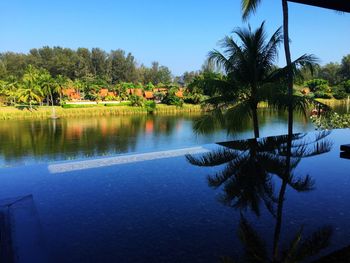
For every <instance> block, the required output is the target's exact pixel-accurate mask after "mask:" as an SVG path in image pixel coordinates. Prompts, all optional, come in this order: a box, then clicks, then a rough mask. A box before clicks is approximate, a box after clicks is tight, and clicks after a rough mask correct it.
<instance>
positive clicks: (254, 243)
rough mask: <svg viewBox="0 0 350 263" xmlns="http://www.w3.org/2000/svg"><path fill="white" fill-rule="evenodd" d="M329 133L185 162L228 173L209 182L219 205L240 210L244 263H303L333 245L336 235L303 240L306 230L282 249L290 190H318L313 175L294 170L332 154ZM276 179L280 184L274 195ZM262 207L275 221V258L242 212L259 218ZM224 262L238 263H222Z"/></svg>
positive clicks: (241, 146)
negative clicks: (311, 159) (309, 160)
mask: <svg viewBox="0 0 350 263" xmlns="http://www.w3.org/2000/svg"><path fill="white" fill-rule="evenodd" d="M328 134H329V133H327V132H322V133H318V134H316V136H315V138H311V137H310V136H309V135H306V134H295V135H292V136H287V135H286V136H278V137H268V138H263V139H251V140H242V141H234V142H228V143H220V144H221V145H222V146H225V148H220V149H219V150H216V151H214V152H210V153H208V154H205V155H203V156H200V157H195V156H190V155H188V156H187V160H188V161H189V162H190V163H191V164H193V165H197V166H204V167H211V166H219V165H222V166H224V168H223V169H222V170H221V171H219V172H217V173H216V174H214V175H211V176H209V177H208V184H209V186H210V187H213V188H221V189H222V193H221V196H220V198H219V200H220V202H222V203H224V204H225V205H228V206H230V207H233V208H235V209H238V210H239V211H240V213H241V219H240V223H239V227H238V236H239V239H240V240H241V242H242V244H243V246H244V250H245V251H244V252H245V253H244V257H243V262H300V261H302V260H304V259H306V258H309V257H311V256H315V255H317V254H318V253H319V252H320V250H322V249H324V248H326V247H327V246H328V244H329V241H330V237H331V233H332V229H331V227H330V226H323V227H321V228H319V229H317V230H316V231H314V232H313V233H312V234H311V235H309V236H307V237H304V236H303V226H300V228H299V230H298V231H297V233H295V235H294V237H293V238H292V239H291V241H290V243H289V245H288V246H287V247H285V248H283V249H281V248H280V238H281V228H282V215H283V204H284V201H285V193H286V190H287V187H290V188H292V189H293V190H295V191H297V192H307V191H311V190H313V189H314V184H315V181H314V180H313V179H312V178H311V176H309V175H297V174H296V173H295V168H296V167H297V166H298V164H299V163H300V161H301V159H303V158H307V157H310V156H315V155H319V154H323V153H325V152H328V151H329V150H330V149H331V145H332V144H331V143H330V142H329V141H328V140H327V138H326V137H327V136H328ZM273 178H275V179H277V180H279V181H280V182H281V183H280V188H279V191H276V189H275V184H274V180H273ZM261 204H264V206H265V208H266V209H267V210H268V211H269V213H270V214H271V215H272V216H273V218H274V220H275V227H274V230H273V232H274V233H273V246H272V253H268V250H267V246H266V244H265V241H264V240H263V239H262V238H261V237H260V236H259V234H258V233H257V231H256V230H254V228H253V226H252V225H251V224H250V223H249V222H248V220H247V219H246V217H245V215H244V212H245V211H247V210H251V211H253V212H254V213H255V214H256V215H257V216H259V215H260V210H261ZM222 261H223V262H235V261H233V260H232V259H230V258H223V259H222Z"/></svg>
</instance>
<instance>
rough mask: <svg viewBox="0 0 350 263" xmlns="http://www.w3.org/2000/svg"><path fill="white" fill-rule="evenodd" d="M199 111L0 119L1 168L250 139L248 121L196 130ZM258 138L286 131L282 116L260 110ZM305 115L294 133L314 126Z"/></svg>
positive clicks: (285, 119)
mask: <svg viewBox="0 0 350 263" xmlns="http://www.w3.org/2000/svg"><path fill="white" fill-rule="evenodd" d="M197 117H198V115H188V114H187V115H176V116H166V115H157V116H152V115H148V116H146V115H139V116H115V117H89V118H83V117H82V118H69V119H58V120H23V121H18V120H16V121H11V120H8V121H0V166H14V165H15V166H17V165H25V164H30V163H37V162H47V161H53V160H56V161H57V160H68V159H77V158H86V157H98V156H107V155H114V154H120V153H131V152H151V151H157V150H168V149H177V148H181V147H188V146H194V145H201V144H206V143H213V142H217V141H225V140H232V139H241V138H251V137H253V133H252V128H251V125H250V123H247V124H246V125H245V126H244V125H243V127H242V128H241V129H240V130H239V131H238V132H237V133H236V134H234V135H227V133H226V132H225V131H223V130H216V131H213V132H210V133H208V134H205V135H203V134H201V135H198V134H195V133H194V131H193V129H192V126H193V121H194V120H195V119H196V118H197ZM259 117H260V123H261V124H260V129H261V132H260V134H261V136H270V135H279V134H284V133H285V132H286V131H287V116H286V114H278V113H276V112H270V111H269V110H262V111H261V112H260V116H259ZM313 129H314V127H313V125H312V124H311V123H310V122H309V121H308V120H305V118H304V117H302V116H299V115H297V116H296V118H295V131H296V132H305V131H310V130H313Z"/></svg>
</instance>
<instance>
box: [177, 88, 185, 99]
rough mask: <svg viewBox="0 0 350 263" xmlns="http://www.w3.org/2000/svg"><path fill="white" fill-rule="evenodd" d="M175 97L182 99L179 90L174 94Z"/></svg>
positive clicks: (182, 95)
mask: <svg viewBox="0 0 350 263" xmlns="http://www.w3.org/2000/svg"><path fill="white" fill-rule="evenodd" d="M175 96H176V97H178V98H181V99H182V98H183V97H184V94H183V92H182V91H181V90H178V91H177V92H176V93H175Z"/></svg>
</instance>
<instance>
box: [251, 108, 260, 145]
mask: <svg viewBox="0 0 350 263" xmlns="http://www.w3.org/2000/svg"><path fill="white" fill-rule="evenodd" d="M257 108H258V107H257V105H254V106H253V107H252V115H253V116H252V117H253V128H254V137H255V138H259V121H258V110H257Z"/></svg>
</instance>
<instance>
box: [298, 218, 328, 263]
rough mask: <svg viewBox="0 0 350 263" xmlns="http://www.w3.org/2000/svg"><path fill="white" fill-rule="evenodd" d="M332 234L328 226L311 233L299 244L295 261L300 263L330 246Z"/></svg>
mask: <svg viewBox="0 0 350 263" xmlns="http://www.w3.org/2000/svg"><path fill="white" fill-rule="evenodd" d="M332 233H333V228H332V227H331V226H328V225H326V226H323V227H321V228H319V229H318V230H316V231H315V232H313V233H312V234H311V235H310V236H309V237H308V238H306V239H305V240H304V241H303V242H302V243H301V244H300V246H299V251H298V253H297V255H296V261H297V262H300V261H302V260H305V259H306V258H308V257H311V256H314V255H317V254H318V253H319V252H320V251H321V250H322V249H325V248H327V247H328V246H329V244H330V240H331V237H332Z"/></svg>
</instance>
